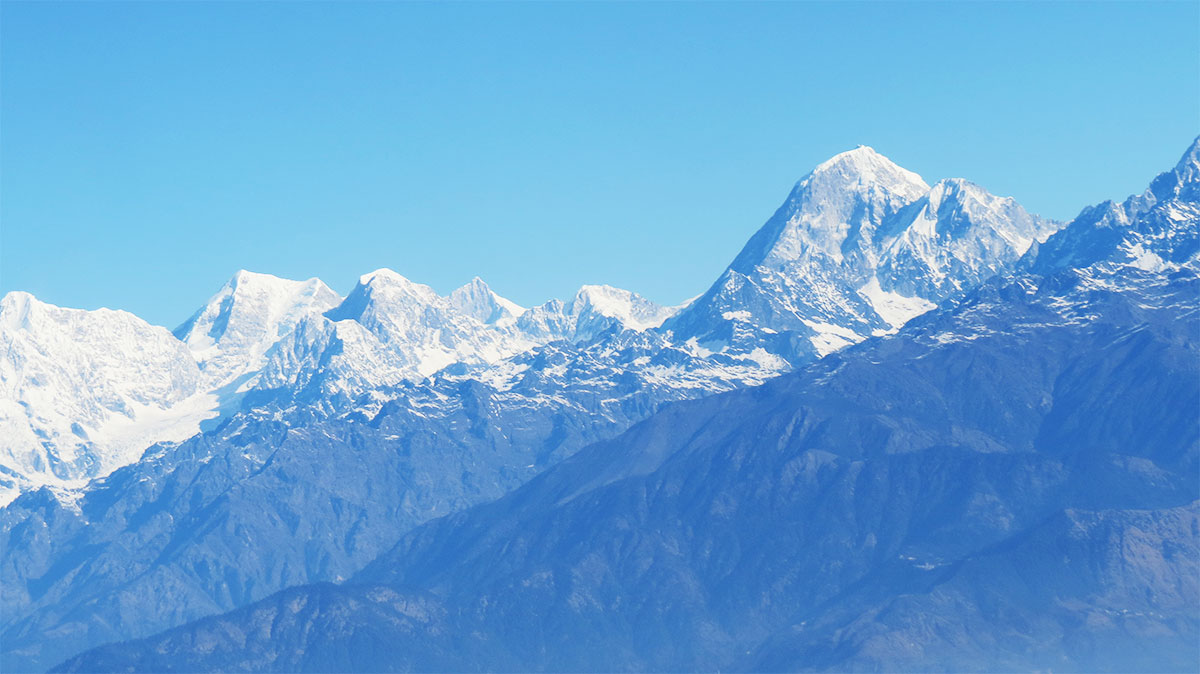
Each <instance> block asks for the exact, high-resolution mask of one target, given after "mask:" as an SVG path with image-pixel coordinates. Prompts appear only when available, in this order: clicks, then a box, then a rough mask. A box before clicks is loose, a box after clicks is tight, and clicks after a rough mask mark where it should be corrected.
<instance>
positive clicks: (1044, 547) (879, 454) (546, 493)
mask: <svg viewBox="0 0 1200 674" xmlns="http://www.w3.org/2000/svg"><path fill="white" fill-rule="evenodd" d="M1198 166H1200V162H1198V157H1197V148H1196V146H1193V148H1192V149H1191V150H1190V151H1189V153H1188V154H1187V155H1185V157H1184V159H1183V160H1182V161H1181V162H1180V165H1179V166H1178V167H1176V169H1175V170H1174V171H1172V172H1169V173H1167V174H1164V175H1163V176H1160V177H1159V179H1157V180H1156V181H1155V182H1154V184H1153V185H1152V188H1151V189H1150V190H1148V191H1147V193H1145V194H1143V195H1139V196H1138V197H1134V198H1131V199H1130V200H1128V201H1126V202H1125V203H1123V204H1120V205H1114V204H1106V205H1102V206H1101V207H1097V209H1089V210H1087V211H1085V212H1084V214H1082V215H1081V216H1080V218H1078V219H1077V220H1076V221H1075V222H1073V223H1072V224H1071V225H1070V226H1068V228H1067V229H1065V230H1064V231H1062V232H1060V233H1059V234H1057V235H1055V236H1054V237H1052V238H1051V239H1050V240H1049V241H1047V242H1046V243H1045V244H1044V245H1043V246H1041V247H1040V248H1038V249H1035V250H1034V251H1032V252H1031V253H1030V254H1029V255H1028V257H1027V258H1026V262H1025V264H1024V265H1023V266H1024V267H1025V268H1026V269H1028V270H1030V271H1028V272H1024V273H1021V274H1017V275H1014V276H1010V277H1009V278H1006V279H996V280H994V281H992V282H989V283H987V284H985V285H984V286H983V287H981V288H980V289H978V290H976V291H974V292H972V293H971V294H969V295H968V296H967V297H966V298H965V299H964V300H963V301H961V302H959V303H957V304H955V305H953V306H949V307H946V308H944V309H940V310H938V311H935V312H933V313H930V314H927V315H925V316H922V317H920V318H917V319H915V320H914V321H912V322H910V323H909V324H908V325H907V326H906V327H905V328H904V329H903V330H901V331H900V333H899V334H897V335H895V336H892V337H888V338H883V339H877V340H870V341H868V342H865V343H863V344H860V345H858V346H856V347H852V348H849V349H846V350H844V351H841V352H839V353H836V354H833V355H830V356H828V357H826V358H824V359H822V360H821V361H819V362H817V363H815V364H813V365H811V366H809V367H807V368H805V369H804V370H801V371H799V372H797V373H795V374H791V375H786V376H784V377H781V378H778V379H775V380H772V381H770V382H768V383H766V384H764V385H762V386H760V387H757V388H752V389H745V390H740V391H734V392H731V393H726V394H722V395H718V396H713V397H710V398H706V399H703V400H698V401H691V402H683V403H678V404H674V405H671V406H668V407H667V408H665V409H663V410H661V411H659V412H658V413H657V414H654V415H653V416H651V417H650V418H649V419H647V420H646V421H644V422H641V423H639V424H637V425H635V426H634V427H633V428H631V429H630V430H629V431H627V432H625V433H623V434H621V435H620V436H618V437H615V438H613V439H611V440H608V441H605V442H602V443H600V444H596V445H593V446H591V447H589V448H587V449H585V450H583V451H581V452H579V453H578V454H576V455H574V456H572V457H571V458H568V459H566V460H565V461H563V462H561V463H560V464H559V465H557V466H556V467H554V468H551V469H550V470H548V471H547V472H545V473H543V474H542V475H540V476H538V477H536V478H534V479H533V480H531V481H530V482H529V483H528V484H526V485H525V486H524V487H522V488H520V489H518V490H517V491H515V492H514V493H512V494H510V495H508V496H505V497H504V498H501V499H500V500H498V501H495V502H493V503H489V504H485V505H481V506H477V507H474V508H471V509H469V510H466V511H463V512H459V513H457V514H453V515H450V516H448V517H444V518H441V519H438V520H434V521H431V522H428V523H427V524H425V525H423V526H421V527H418V528H417V529H415V530H414V531H412V532H411V533H409V534H408V535H406V536H404V537H403V538H402V539H401V540H400V542H399V543H398V544H397V545H396V546H395V547H394V548H393V549H391V550H390V551H389V552H387V553H385V554H383V555H382V556H380V557H379V558H378V559H376V560H375V561H374V562H373V563H371V564H370V565H369V566H367V567H366V568H365V569H364V570H363V571H362V572H360V573H358V574H357V575H355V576H354V577H353V578H352V579H351V580H350V581H348V582H346V583H345V584H343V585H340V586H334V585H317V586H308V587H299V588H293V589H290V590H286V591H284V592H281V593H278V594H276V595H273V596H271V597H269V598H267V599H265V600H263V601H260V602H257V603H255V604H251V605H249V606H246V607H244V608H242V609H239V610H237V611H234V612H232V613H228V614H225V615H222V616H217V617H212V618H206V619H203V620H200V621H197V622H194V623H192V624H189V625H186V626H183V627H180V628H177V629H174V630H170V631H167V632H164V633H162V634H160V635H158V636H154V637H150V638H148V639H144V640H141V641H135V642H129V643H122V644H114V645H111V646H107V647H103V648H100V649H96V650H93V651H91V652H88V653H85V654H83V655H81V656H78V657H76V658H73V659H71V660H69V661H67V662H66V663H64V664H63V665H62V666H61V667H60V668H59V669H60V670H62V671H197V670H208V671H231V670H256V671H293V670H298V671H356V670H357V671H428V670H439V671H446V670H450V671H481V670H491V671H495V670H549V671H576V670H587V671H610V670H654V671H668V670H669V671H693V670H705V671H711V670H716V669H724V670H728V669H738V670H754V671H763V670H767V671H778V670H831V671H859V670H863V671H878V670H885V671H911V670H922V671H1012V670H1055V671H1134V670H1136V671H1195V669H1196V666H1197V664H1198V663H1200V647H1198V645H1197V644H1198V643H1200V610H1198V609H1197V607H1198V606H1200V582H1198V579H1200V483H1198V481H1197V477H1198V476H1200V427H1198V424H1197V411H1198V410H1200V264H1198V260H1197V227H1196V225H1197V222H1198V221H1200V218H1198V213H1200V211H1198V204H1197V202H1196V194H1197V189H1196V186H1197V183H1196V181H1197V174H1198V173H1200V171H1197V170H1196V169H1197V167H1198Z"/></svg>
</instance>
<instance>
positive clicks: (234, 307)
mask: <svg viewBox="0 0 1200 674" xmlns="http://www.w3.org/2000/svg"><path fill="white" fill-rule="evenodd" d="M340 301H341V297H340V296H338V294H337V293H335V292H334V291H333V290H331V289H330V288H329V286H327V285H325V284H324V283H323V282H322V281H321V280H320V279H316V278H310V279H308V280H307V281H292V280H288V279H282V278H279V277H276V276H271V275H270V274H258V273H254V272H250V271H246V270H241V271H238V272H237V273H236V274H235V275H234V276H233V278H232V279H230V280H229V282H228V283H226V284H225V285H224V286H223V287H222V288H221V289H220V290H219V291H217V293H216V294H215V295H213V296H212V297H211V298H210V299H209V300H208V301H207V302H206V303H205V304H204V306H203V307H202V308H201V309H200V311H198V312H196V314H195V315H193V316H192V318H190V319H189V320H188V321H187V322H186V323H184V324H183V325H181V326H179V327H178V328H176V329H175V336H176V337H178V338H179V339H180V340H182V341H183V342H184V343H185V344H187V346H188V348H189V349H190V350H191V352H192V354H193V356H194V357H195V359H196V361H197V363H198V364H199V365H200V368H201V370H202V371H203V372H204V374H205V376H206V378H207V379H208V381H209V383H210V385H211V386H213V387H216V386H220V385H223V384H225V383H228V382H230V381H232V380H233V379H235V378H237V377H238V376H240V375H242V374H244V373H246V372H249V371H253V370H256V369H257V368H258V367H260V366H261V365H262V356H263V354H265V353H266V352H267V350H268V349H270V348H271V346H272V345H273V344H275V342H277V341H279V339H280V338H281V337H283V336H285V335H287V334H288V333H290V332H291V331H292V329H293V328H294V327H295V326H296V324H297V323H299V322H300V321H301V320H302V319H303V318H305V317H306V316H310V315H313V314H320V313H323V312H325V311H328V310H329V309H332V308H333V307H334V306H336V305H337V304H338V302H340Z"/></svg>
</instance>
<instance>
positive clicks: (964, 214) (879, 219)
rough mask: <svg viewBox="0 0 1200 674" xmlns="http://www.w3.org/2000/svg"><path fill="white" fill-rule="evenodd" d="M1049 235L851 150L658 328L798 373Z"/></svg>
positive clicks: (799, 191)
mask: <svg viewBox="0 0 1200 674" xmlns="http://www.w3.org/2000/svg"><path fill="white" fill-rule="evenodd" d="M1058 226H1059V224H1058V223H1055V222H1051V221H1047V220H1043V219H1041V218H1038V217H1036V216H1031V215H1029V214H1028V213H1027V212H1026V211H1025V210H1024V209H1023V208H1021V206H1020V205H1018V204H1017V203H1016V202H1015V201H1013V200H1012V199H1011V198H1001V197H996V196H994V195H991V194H989V193H988V192H987V191H985V190H983V189H982V188H980V187H978V186H976V185H973V184H971V183H969V182H967V181H965V180H958V179H953V180H943V181H941V182H939V183H937V184H935V185H934V186H933V187H930V186H928V185H927V184H926V183H925V182H924V181H923V180H922V179H921V177H920V176H918V175H917V174H915V173H912V172H911V171H907V170H905V169H903V168H900V167H899V166H897V165H896V164H894V163H892V162H891V161H890V160H889V159H887V158H886V157H884V156H883V155H880V154H879V153H877V152H875V151H874V150H872V149H871V148H868V147H859V148H858V149H855V150H851V151H849V152H844V153H842V154H839V155H837V156H835V157H833V158H832V159H830V160H829V161H826V162H824V163H823V164H821V165H819V166H817V168H815V169H814V170H813V171H812V173H810V174H809V175H807V176H806V177H804V178H803V179H802V180H800V182H799V183H797V184H796V187H795V188H794V189H793V190H792V193H791V194H790V195H789V196H788V199H787V200H786V201H785V202H784V204H783V205H782V206H781V207H780V208H779V210H778V211H776V213H775V215H774V216H772V217H771V219H770V220H768V221H767V223H766V224H765V225H764V226H763V227H762V229H760V230H759V231H758V232H757V233H756V234H755V235H754V237H752V238H751V240H750V242H749V243H747V245H746V247H745V248H744V249H743V250H742V252H741V254H739V255H738V256H737V258H736V259H735V260H734V261H733V263H732V264H731V265H730V266H729V268H728V269H727V270H726V271H725V273H724V274H722V275H721V277H720V278H719V279H718V280H717V282H716V283H715V284H714V285H713V286H712V287H711V288H710V289H709V290H708V292H706V293H705V294H704V295H702V296H701V297H700V298H699V299H697V300H696V301H695V302H693V303H692V304H691V305H689V306H688V307H687V308H686V309H685V310H683V311H681V312H680V313H679V314H678V315H677V316H675V317H674V318H671V319H669V320H668V321H667V322H666V324H665V326H664V327H665V328H667V329H669V330H671V331H672V332H673V333H674V334H675V335H676V338H677V339H679V340H686V339H690V338H695V339H697V341H698V343H699V344H701V345H703V346H704V347H705V348H708V349H711V350H714V351H731V352H746V351H750V350H753V349H756V348H761V347H763V346H764V345H770V346H768V348H769V349H771V350H772V352H773V353H776V354H777V355H780V356H782V357H784V358H785V359H787V360H788V361H790V362H792V364H799V363H800V362H803V361H805V360H808V359H811V358H812V357H814V356H816V357H819V356H823V355H825V354H827V353H830V352H832V351H835V350H837V349H839V348H842V347H844V346H847V345H849V344H852V343H855V342H858V341H861V340H863V339H865V338H866V337H869V336H871V335H878V334H883V333H886V332H889V331H893V330H895V329H897V328H899V327H900V326H901V325H903V324H904V323H905V322H906V321H908V320H909V319H911V318H913V317H914V316H917V315H920V314H921V313H924V312H925V311H928V310H929V309H932V308H933V307H934V306H936V305H937V304H938V303H940V302H942V301H944V300H945V299H947V298H949V297H952V296H954V295H956V294H960V293H962V292H964V291H966V290H969V289H971V288H973V287H975V286H977V285H978V284H979V283H981V282H982V281H984V280H986V279H987V278H989V277H991V276H993V275H995V274H997V273H999V272H1001V271H1004V270H1005V269H1008V268H1010V267H1011V266H1012V265H1013V264H1014V263H1015V262H1016V260H1017V259H1018V258H1019V257H1020V256H1021V255H1022V254H1023V253H1024V252H1025V251H1026V250H1027V249H1028V248H1029V246H1030V245H1031V244H1032V242H1034V241H1035V240H1045V238H1046V237H1047V236H1049V234H1051V233H1052V232H1053V231H1055V230H1056V229H1057V228H1058ZM779 333H787V334H789V335H790V336H791V337H792V338H791V339H784V338H780V337H778V335H779Z"/></svg>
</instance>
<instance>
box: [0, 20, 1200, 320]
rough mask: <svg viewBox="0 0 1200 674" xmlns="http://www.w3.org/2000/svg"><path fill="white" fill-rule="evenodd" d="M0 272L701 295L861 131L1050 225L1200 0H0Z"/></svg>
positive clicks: (1181, 50) (1142, 179) (132, 294)
mask: <svg viewBox="0 0 1200 674" xmlns="http://www.w3.org/2000/svg"><path fill="white" fill-rule="evenodd" d="M0 12H2V16H0V20H2V31H3V34H2V36H0V37H2V47H0V48H2V54H0V56H2V63H0V68H2V73H0V74H2V80H0V85H2V87H3V88H2V90H0V97H2V117H0V154H2V157H0V169H2V174H0V179H2V183H0V190H2V195H0V196H2V206H0V220H2V222H0V228H2V230H0V291H8V290H13V289H20V290H28V291H31V292H33V293H34V294H36V295H38V296H39V297H41V298H43V299H45V300H46V301H49V302H53V303H56V304H61V305H66V306H77V307H85V308H95V307H99V306H109V307H114V308H121V309H127V310H130V311H133V312H135V313H137V314H139V315H141V316H143V317H144V318H146V319H147V320H150V321H151V322H154V323H159V324H163V325H167V326H169V327H173V326H174V325H176V324H178V323H179V322H181V321H182V320H184V319H185V318H186V317H187V316H188V315H189V314H190V313H191V312H192V311H193V310H194V309H195V308H196V307H197V306H199V305H200V303H201V302H203V301H204V300H205V299H206V298H207V297H208V296H209V295H210V294H212V293H213V292H215V291H216V290H217V288H218V287H219V286H220V285H221V284H222V283H224V282H225V281H226V280H227V279H228V278H229V277H230V276H231V275H232V274H233V273H234V272H235V271H236V270H237V269H239V268H248V269H251V270H255V271H262V272H268V273H272V274H277V275H280V276H285V277H291V278H307V277H310V276H319V277H321V278H323V279H325V280H326V282H328V283H329V284H330V285H332V286H333V287H334V288H335V289H336V290H338V291H340V292H346V291H348V290H349V289H350V288H351V287H352V286H353V283H354V281H355V280H356V278H357V277H358V275H359V274H362V273H365V272H368V271H371V270H373V269H376V268H378V267H384V266H386V267H391V268H393V269H396V270H397V271H399V272H400V273H402V274H404V275H406V276H408V277H410V278H412V279H414V280H417V281H421V282H425V283H429V284H430V285H432V286H433V287H434V288H436V289H437V290H439V291H442V292H446V291H449V290H450V289H452V288H454V287H455V286H457V285H459V284H462V283H464V282H466V281H468V280H469V279H470V278H471V277H472V276H474V275H479V276H481V277H483V278H484V279H485V280H487V281H488V282H489V283H491V285H492V287H493V288H494V289H496V290H497V291H498V292H500V293H501V294H504V295H507V296H508V297H510V298H512V299H513V300H515V301H517V302H520V303H522V304H526V305H530V304H535V303H539V302H541V301H544V300H545V299H548V298H550V297H568V296H570V295H571V294H572V293H573V292H574V290H575V289H576V288H577V287H578V286H579V285H581V284H584V283H610V284H613V285H618V286H623V287H627V288H630V289H632V290H635V291H638V292H641V293H643V294H645V295H646V296H648V297H650V298H651V299H654V300H657V301H660V302H663V303H675V302H678V301H680V300H683V299H685V298H687V297H689V296H691V295H694V294H697V293H699V292H701V291H703V290H704V289H705V288H706V287H707V285H708V284H709V283H710V282H711V281H712V280H713V279H714V278H715V277H716V276H717V274H718V273H719V272H720V271H721V270H722V269H723V268H724V266H725V265H726V264H727V263H728V262H729V261H730V260H732V259H733V257H734V255H735V254H736V253H737V252H738V250H739V249H740V248H741V246H742V244H743V243H744V242H745V240H746V239H747V238H748V237H749V236H750V235H751V233H753V232H754V231H755V230H756V229H757V228H758V227H759V225H761V224H762V222H763V221H764V220H765V219H766V218H767V217H768V216H769V215H770V214H771V212H772V211H773V210H774V209H775V208H776V206H777V205H778V204H779V203H780V202H781V201H782V199H783V198H784V196H785V195H786V193H787V191H788V189H789V188H790V187H791V185H792V184H793V183H794V182H795V180H797V179H798V178H800V177H801V176H802V175H803V174H804V173H806V172H807V171H808V170H809V169H810V168H812V166H813V165H815V164H817V163H819V162H820V161H822V160H823V159H825V158H827V157H828V156H830V155H832V154H835V153H837V152H840V151H842V150H846V149H850V148H853V147H854V146H856V145H858V144H866V145H871V146H873V147H875V148H876V149H878V150H879V151H880V152H883V153H884V154H886V155H888V156H890V157H891V158H892V159H893V160H895V161H896V162H898V163H900V164H901V165H903V166H905V167H907V168H910V169H912V170H915V171H917V172H918V173H920V174H921V175H923V176H924V177H925V178H926V180H928V181H930V182H933V181H934V180H937V179H939V178H944V177H955V176H962V177H967V178H970V179H971V180H973V181H975V182H977V183H979V184H981V185H983V186H984V187H986V188H988V189H989V190H991V191H992V192H995V193H998V194H1002V195H1010V196H1014V197H1016V198H1017V199H1018V200H1019V201H1021V202H1022V203H1023V204H1025V205H1026V206H1027V207H1028V208H1029V209H1030V210H1033V211H1035V212H1039V213H1041V214H1044V215H1048V216H1052V217H1057V218H1070V217H1071V216H1073V215H1075V214H1076V213H1077V212H1078V211H1079V209H1080V208H1081V207H1083V206H1084V205H1086V204H1090V203H1094V202H1097V201H1101V200H1104V199H1110V198H1111V199H1119V198H1123V197H1124V196H1126V195H1127V194H1129V193H1132V192H1137V191H1140V190H1142V189H1144V188H1145V186H1146V185H1147V184H1148V182H1149V181H1150V179H1151V178H1152V177H1153V176H1154V175H1155V174H1156V173H1158V172H1159V171H1162V170H1165V169H1167V168H1169V167H1170V166H1171V165H1172V164H1173V163H1174V162H1175V161H1176V159H1177V158H1178V156H1179V155H1180V154H1182V152H1183V151H1184V149H1185V148H1186V146H1187V144H1188V143H1189V142H1190V141H1191V140H1192V138H1193V137H1195V135H1196V134H1197V133H1200V4H1198V3H1195V2H1180V3H1173V4H1150V3H1134V4H1118V3H1098V4H1087V3H1071V4H1054V5H1047V4H1033V3H1029V4H1026V3H1005V4H978V3H969V4H968V3H961V4H936V3H922V4H915V5H901V4H890V3H887V4H885V3H871V4H818V3H795V4H789V3H769V4H719V3H702V4H684V3H662V4H632V3H612V4H605V3H595V4H591V3H587V4H585V3H562V4H540V3H522V4H437V5H435V4H416V3H396V4H390V3H369V4H321V3H303V4H299V3H298V4H288V3H278V2H271V3H268V2H260V3H218V2H192V3H148V2H147V3H128V4H103V3H77V4H49V3H28V4H24V3H16V2H3V3H2V4H0Z"/></svg>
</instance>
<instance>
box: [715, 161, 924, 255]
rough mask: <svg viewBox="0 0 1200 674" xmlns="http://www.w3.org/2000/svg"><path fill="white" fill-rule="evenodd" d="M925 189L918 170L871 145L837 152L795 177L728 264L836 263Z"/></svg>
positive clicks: (865, 244)
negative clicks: (781, 201)
mask: <svg viewBox="0 0 1200 674" xmlns="http://www.w3.org/2000/svg"><path fill="white" fill-rule="evenodd" d="M928 191H929V185H927V184H926V183H925V181H924V180H922V179H921V176H919V175H917V174H916V173H913V172H912V171H909V170H907V169H903V168H901V167H900V166H897V165H896V164H895V163H894V162H892V161H891V160H890V159H888V158H887V157H884V156H883V155H881V154H879V153H878V152H876V151H875V150H873V149H871V148H869V147H866V146H860V147H858V148H857V149H854V150H850V151H849V152H843V153H841V154H838V155H835V156H834V157H832V158H830V159H829V160H827V161H825V162H823V163H821V164H820V165H818V166H817V167H816V168H815V169H813V170H812V172H810V173H809V174H808V175H807V176H805V177H804V178H802V179H801V180H800V181H799V182H798V183H796V186H795V187H794V188H793V189H792V192H791V194H790V195H788V198H787V200H786V201H785V202H784V204H783V205H782V206H781V207H780V208H779V210H778V211H776V213H775V215H774V216H773V217H772V218H771V220H769V221H768V222H767V224H766V226H764V227H763V228H762V229H760V230H759V232H758V233H757V234H755V235H754V237H753V238H752V239H751V240H750V242H749V243H748V244H747V245H746V247H745V248H744V249H743V250H742V252H741V254H740V255H738V257H737V259H735V260H734V262H733V264H732V265H731V267H732V268H733V269H734V270H736V271H739V272H742V273H746V272H748V271H750V270H752V269H753V268H755V267H759V266H762V267H769V268H777V267H780V266H783V265H786V264H788V263H791V262H795V261H797V260H812V259H818V258H827V259H829V260H831V261H832V262H833V263H834V264H840V263H841V262H842V261H843V259H844V258H845V257H846V256H847V255H851V254H853V253H854V252H855V251H856V250H860V249H862V248H864V247H869V246H870V243H871V241H872V240H873V237H874V233H875V230H876V228H877V227H878V226H879V224H880V223H881V222H883V221H884V220H885V219H887V218H888V217H891V216H892V215H894V214H895V213H896V212H897V211H899V210H900V209H901V208H903V207H904V206H906V205H908V204H910V203H912V202H913V201H915V200H916V199H918V198H920V197H921V195H923V194H925V193H926V192H928Z"/></svg>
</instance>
